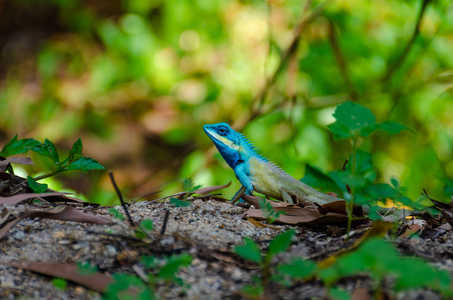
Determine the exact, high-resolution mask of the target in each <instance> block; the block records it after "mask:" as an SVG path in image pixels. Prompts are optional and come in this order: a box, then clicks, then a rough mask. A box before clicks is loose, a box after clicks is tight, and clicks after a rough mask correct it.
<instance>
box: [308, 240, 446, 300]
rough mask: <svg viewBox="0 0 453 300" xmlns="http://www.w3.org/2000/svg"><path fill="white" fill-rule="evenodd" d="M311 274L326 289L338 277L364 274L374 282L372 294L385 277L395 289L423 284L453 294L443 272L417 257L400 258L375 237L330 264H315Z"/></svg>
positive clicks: (411, 287)
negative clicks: (388, 278)
mask: <svg viewBox="0 0 453 300" xmlns="http://www.w3.org/2000/svg"><path fill="white" fill-rule="evenodd" d="M313 273H314V274H316V276H317V277H319V278H320V279H321V280H322V281H323V282H324V283H325V284H326V286H327V287H328V288H330V287H331V286H332V284H333V283H335V282H336V281H338V280H339V279H340V278H344V277H348V276H353V275H357V274H367V275H369V276H370V277H371V279H372V280H373V281H374V282H375V283H376V284H375V285H374V286H376V291H375V293H376V296H378V295H379V294H380V293H381V292H382V290H381V287H382V282H383V280H384V279H385V278H387V277H391V278H393V279H394V284H393V289H394V290H395V291H401V290H409V289H415V288H421V287H427V288H431V289H433V290H436V291H439V292H441V293H442V294H443V295H444V296H452V295H453V293H452V291H451V289H450V285H451V277H450V274H449V273H448V272H447V271H439V270H436V269H435V268H434V267H432V266H430V265H429V264H428V263H427V262H425V261H424V260H422V259H420V258H415V257H402V256H401V255H400V254H399V253H398V251H397V250H396V248H395V246H393V245H392V244H391V243H389V242H387V241H384V240H383V239H379V238H372V239H369V240H366V241H365V242H363V244H362V245H361V246H360V247H359V248H358V249H357V250H356V251H354V252H350V253H348V254H346V255H344V256H342V257H340V258H338V259H337V260H336V261H335V263H334V264H333V265H330V266H327V267H324V266H322V265H318V268H317V269H316V270H315V271H314V272H313ZM377 298H379V297H377Z"/></svg>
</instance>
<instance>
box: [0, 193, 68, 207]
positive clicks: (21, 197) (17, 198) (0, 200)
mask: <svg viewBox="0 0 453 300" xmlns="http://www.w3.org/2000/svg"><path fill="white" fill-rule="evenodd" d="M68 194H70V193H60V192H52V193H40V194H37V193H26V194H17V195H14V196H11V197H0V204H8V205H15V204H18V203H20V202H22V201H25V200H30V199H34V198H47V197H52V196H64V195H68Z"/></svg>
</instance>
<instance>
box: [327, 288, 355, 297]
mask: <svg viewBox="0 0 453 300" xmlns="http://www.w3.org/2000/svg"><path fill="white" fill-rule="evenodd" d="M329 296H330V297H329V299H333V300H350V299H351V295H350V294H349V293H348V291H346V290H344V289H340V288H336V287H334V288H331V289H329Z"/></svg>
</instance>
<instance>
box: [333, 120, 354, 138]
mask: <svg viewBox="0 0 453 300" xmlns="http://www.w3.org/2000/svg"><path fill="white" fill-rule="evenodd" d="M327 128H329V130H330V131H332V133H333V138H334V139H335V140H342V139H348V138H351V137H353V136H354V132H353V131H351V130H349V129H348V127H347V126H346V125H344V124H341V123H338V122H335V123H332V124H329V125H327Z"/></svg>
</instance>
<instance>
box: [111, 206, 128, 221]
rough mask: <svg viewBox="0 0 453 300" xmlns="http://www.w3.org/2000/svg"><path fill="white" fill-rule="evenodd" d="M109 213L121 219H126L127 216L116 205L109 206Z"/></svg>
mask: <svg viewBox="0 0 453 300" xmlns="http://www.w3.org/2000/svg"><path fill="white" fill-rule="evenodd" d="M109 214H110V215H111V216H113V217H114V218H116V219H118V220H120V221H124V220H125V219H126V217H125V216H124V215H123V214H122V213H120V212H119V210H118V209H116V208H114V207H111V208H109Z"/></svg>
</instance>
